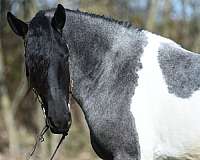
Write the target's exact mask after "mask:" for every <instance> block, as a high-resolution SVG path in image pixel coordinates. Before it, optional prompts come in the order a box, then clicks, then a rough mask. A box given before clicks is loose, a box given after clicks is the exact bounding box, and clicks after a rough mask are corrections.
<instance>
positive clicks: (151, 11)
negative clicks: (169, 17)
mask: <svg viewBox="0 0 200 160" xmlns="http://www.w3.org/2000/svg"><path fill="white" fill-rule="evenodd" d="M157 6H158V0H149V1H148V11H147V14H148V15H147V20H146V28H147V29H149V30H150V31H153V30H154V29H155V20H156V13H157Z"/></svg>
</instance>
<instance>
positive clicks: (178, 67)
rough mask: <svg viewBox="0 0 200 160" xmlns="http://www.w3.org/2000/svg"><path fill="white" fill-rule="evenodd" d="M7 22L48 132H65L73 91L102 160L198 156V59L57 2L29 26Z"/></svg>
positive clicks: (164, 42)
mask: <svg viewBox="0 0 200 160" xmlns="http://www.w3.org/2000/svg"><path fill="white" fill-rule="evenodd" d="M7 19H8V22H9V25H10V27H11V28H12V30H13V31H14V32H15V33H16V34H17V35H19V36H20V37H22V38H23V40H24V46H25V64H26V76H27V79H28V81H29V82H30V84H31V86H32V88H34V89H35V91H36V92H37V93H38V95H39V96H40V97H41V100H42V102H43V104H44V110H45V114H46V117H47V121H48V122H49V125H50V129H51V131H52V132H53V133H57V134H63V133H66V132H68V130H69V128H70V124H71V118H70V117H71V116H70V111H69V108H68V107H67V104H68V101H69V94H70V92H71V94H72V96H73V98H74V99H75V100H76V101H77V102H78V104H79V105H80V107H81V109H82V111H83V113H84V115H85V119H86V122H87V124H88V127H89V130H90V139H91V145H92V147H93V149H94V151H95V152H96V153H97V155H98V156H99V157H100V158H102V159H104V160H155V159H170V158H172V159H176V160H186V159H187V160H188V159H200V142H199V137H200V125H199V124H198V122H199V121H200V116H199V115H200V101H199V100H200V55H198V54H197V53H193V52H190V51H187V50H185V49H183V48H182V47H181V46H180V45H178V44H177V43H175V42H174V41H172V40H170V39H167V38H164V37H162V36H159V35H156V34H154V33H151V32H149V31H146V30H144V29H140V28H137V27H135V26H133V25H130V24H129V23H125V22H122V21H117V20H114V19H112V18H107V17H104V16H99V15H95V14H91V13H87V12H81V11H79V10H69V9H65V8H64V7H63V6H62V5H60V4H59V5H58V6H57V8H56V9H50V10H42V11H39V12H38V13H37V14H36V15H35V17H33V19H32V20H31V21H30V22H28V23H25V22H23V21H21V20H19V19H17V18H16V17H15V16H14V15H12V14H11V13H10V12H9V13H8V14H7ZM72 84H73V85H72ZM69 87H71V91H70V90H69Z"/></svg>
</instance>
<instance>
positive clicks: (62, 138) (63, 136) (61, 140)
mask: <svg viewBox="0 0 200 160" xmlns="http://www.w3.org/2000/svg"><path fill="white" fill-rule="evenodd" d="M65 136H66V135H65V134H63V135H62V137H61V139H60V141H59V143H58V145H57V147H56V149H55V151H54V152H53V154H52V156H51V158H50V160H53V158H54V156H55V154H56V152H57V150H58V148H59V147H60V145H61V143H62V142H63V140H64V139H65Z"/></svg>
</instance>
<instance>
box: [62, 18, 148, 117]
mask: <svg viewBox="0 0 200 160" xmlns="http://www.w3.org/2000/svg"><path fill="white" fill-rule="evenodd" d="M66 22H70V24H67V25H66V26H65V30H64V34H65V38H66V39H67V42H68V45H69V50H70V72H71V73H70V74H71V79H72V80H73V86H74V87H73V94H74V96H75V98H76V99H77V100H78V101H79V103H80V105H81V107H82V109H83V111H84V113H85V115H86V119H88V120H89V121H95V120H96V119H108V120H110V119H112V120H115V119H119V117H120V116H121V115H122V114H123V113H124V114H127V112H128V111H129V104H130V99H131V97H132V95H133V94H134V88H135V85H136V82H137V74H136V70H137V69H138V68H139V67H140V62H139V59H140V56H141V53H142V52H143V45H144V41H143V39H144V37H143V36H142V34H141V33H140V32H137V31H134V29H128V28H124V27H123V26H120V25H118V24H115V23H114V24H112V23H110V22H107V23H106V22H104V20H101V19H99V20H96V19H92V18H91V19H90V20H88V19H87V17H82V18H81V17H79V16H77V15H76V16H75V17H73V15H69V16H68V17H67V20H66ZM122 37H123V38H122Z"/></svg>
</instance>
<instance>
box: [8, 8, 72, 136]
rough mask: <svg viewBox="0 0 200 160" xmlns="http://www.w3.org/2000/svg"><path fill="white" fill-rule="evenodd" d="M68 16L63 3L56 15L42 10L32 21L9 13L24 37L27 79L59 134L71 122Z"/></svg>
mask: <svg viewBox="0 0 200 160" xmlns="http://www.w3.org/2000/svg"><path fill="white" fill-rule="evenodd" d="M65 18H66V17H65V9H64V8H63V7H62V6H61V5H58V7H57V9H56V11H55V13H54V15H53V17H52V16H50V15H45V12H44V11H40V12H38V13H37V14H36V16H35V17H34V18H33V19H32V20H31V21H30V23H28V24H27V23H25V22H22V21H21V20H19V19H17V18H16V17H14V16H13V15H12V14H11V13H10V12H9V13H8V15H7V19H8V22H9V24H10V26H11V28H12V30H13V31H14V32H15V33H16V34H17V35H19V36H21V37H22V38H23V39H24V44H25V64H26V75H27V79H28V81H29V83H30V86H31V87H32V88H33V89H34V90H35V91H36V94H38V95H39V96H40V98H41V100H42V104H43V106H44V109H45V114H46V117H47V122H48V125H49V126H50V129H51V131H52V132H53V133H58V134H60V133H63V134H65V133H67V132H68V130H69V127H70V125H71V114H70V111H69V108H68V102H69V86H70V78H69V62H68V57H69V50H68V47H67V45H66V43H65V41H64V40H63V39H62V29H63V27H64V24H65Z"/></svg>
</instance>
